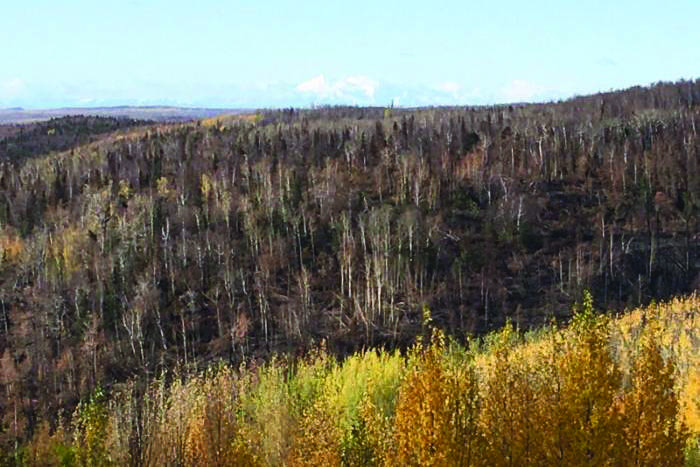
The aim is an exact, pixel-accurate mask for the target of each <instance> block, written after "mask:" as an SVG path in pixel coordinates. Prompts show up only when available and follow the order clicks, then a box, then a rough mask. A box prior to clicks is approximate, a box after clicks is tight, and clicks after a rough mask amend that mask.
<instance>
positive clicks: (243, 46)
mask: <svg viewBox="0 0 700 467" xmlns="http://www.w3.org/2000/svg"><path fill="white" fill-rule="evenodd" d="M0 1H1V2H2V4H1V6H0V44H1V45H0V107H14V106H22V107H27V108H32V107H33V108H37V107H57V106H96V105H122V104H129V105H133V104H149V105H151V104H177V105H187V106H209V107H261V106H290V105H294V106H308V105H310V104H323V103H348V104H360V105H365V104H374V105H387V104H389V103H390V102H392V100H396V101H397V102H398V104H400V105H427V104H452V103H454V104H483V103H493V102H508V101H523V100H536V101H540V100H548V99H556V98H561V97H569V96H571V95H574V94H585V93H590V92H596V91H599V90H609V89H613V88H622V87H627V86H631V85H635V84H649V83H651V82H655V81H659V80H664V81H668V80H677V79H680V78H685V79H690V78H697V77H700V47H699V46H698V44H700V25H699V23H698V19H699V18H700V0H679V1H674V0H666V1H663V2H662V1H648V0H634V1H629V0H607V1H598V0H595V1H586V0H578V1H575V0H572V1H565V0H560V1H544V0H530V1H516V0H499V1H485V0H484V1H467V0H454V1H452V0H450V1H439V0H432V1H426V0H423V1H410V0H403V1H378V0H375V1H365V0H352V1H345V2H340V1H332V0H313V1H294V2H291V1H262V0H261V1H235V0H234V1H211V0H189V1H179V0H131V1H128V0H127V1H119V2H117V1H107V0H102V1H97V0H72V1H71V0H63V1H59V0H53V1H38V0H22V1H10V0H0Z"/></svg>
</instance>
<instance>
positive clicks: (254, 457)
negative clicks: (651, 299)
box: [9, 295, 700, 466]
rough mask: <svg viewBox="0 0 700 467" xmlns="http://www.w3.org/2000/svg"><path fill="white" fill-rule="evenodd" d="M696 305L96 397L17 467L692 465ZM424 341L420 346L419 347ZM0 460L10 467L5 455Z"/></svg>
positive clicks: (699, 410) (29, 447)
mask: <svg viewBox="0 0 700 467" xmlns="http://www.w3.org/2000/svg"><path fill="white" fill-rule="evenodd" d="M699 307H700V303H699V302H698V299H697V297H690V298H687V299H683V300H675V301H673V302H669V303H667V304H664V305H662V306H656V305H654V306H651V307H649V308H647V309H642V310H636V311H635V312H633V313H632V314H630V315H628V316H625V317H623V318H622V319H617V320H610V319H608V318H607V317H605V316H603V315H597V314H596V313H595V312H594V310H593V306H592V299H591V297H590V295H584V301H583V303H582V304H581V305H580V306H577V307H576V310H577V312H576V314H575V316H574V318H573V320H572V321H571V323H570V325H569V326H568V327H566V328H558V327H557V326H551V325H550V326H548V327H545V328H542V329H540V330H538V331H537V332H536V333H532V332H531V333H527V334H522V333H520V332H518V330H517V329H514V328H513V326H512V324H507V325H506V326H505V327H504V328H503V329H502V330H500V331H498V332H494V333H492V334H489V335H488V336H486V337H484V338H482V339H472V340H469V341H468V342H467V345H466V346H462V345H460V344H459V343H457V342H455V341H453V340H449V339H446V338H445V336H444V335H443V334H442V333H441V332H440V331H437V330H436V329H433V328H432V326H431V319H430V313H429V310H426V314H425V319H424V326H425V329H424V337H423V340H421V341H420V342H419V343H418V344H417V345H415V346H413V347H412V348H411V349H410V350H409V351H407V352H406V353H405V354H401V353H399V352H389V351H374V350H369V351H363V352H361V353H358V354H354V355H352V356H350V357H348V358H346V359H344V360H342V361H339V360H336V359H335V358H333V357H332V356H330V355H328V354H327V353H326V352H325V351H324V350H323V347H321V349H320V350H319V351H317V352H314V353H311V354H310V355H308V356H306V357H304V358H302V359H289V358H282V359H273V360H271V361H269V362H267V363H263V364H260V365H258V364H255V363H253V364H252V365H248V366H246V365H243V366H241V367H240V368H238V369H233V368H232V367H230V366H228V365H218V366H217V365H214V366H213V367H212V368H210V369H209V370H207V371H204V372H202V373H200V374H197V375H191V376H189V377H188V376H184V375H181V374H177V373H167V374H163V375H162V376H161V377H160V378H158V379H157V380H156V381H154V382H153V383H152V384H151V385H149V386H148V387H147V388H146V389H145V392H144V391H143V390H140V389H139V388H138V386H137V385H135V384H134V383H133V382H131V383H129V384H126V385H121V386H120V387H119V388H118V389H117V388H116V387H115V388H114V389H113V391H112V393H111V394H106V393H105V391H104V390H103V389H98V390H97V391H96V392H95V393H94V394H93V395H92V396H91V397H89V398H86V399H85V400H83V401H82V402H81V404H80V405H79V406H78V408H77V409H76V411H75V413H74V414H73V417H72V422H71V423H70V424H67V423H64V424H59V425H58V426H57V427H55V428H54V429H50V427H49V425H48V424H44V425H42V426H41V427H40V428H39V430H38V431H37V433H36V435H35V436H34V438H33V439H32V440H31V442H29V443H27V444H26V445H25V446H23V447H22V448H21V449H19V450H18V452H17V453H16V460H18V461H19V463H27V464H30V465H138V466H150V465H158V466H161V465H246V466H254V465H313V466H316V465H329V466H335V465H357V466H371V465H391V466H393V465H397V466H398V465H401V466H404V465H438V466H511V465H517V466H548V465H552V466H559V465H567V466H579V465H581V466H584V465H585V466H589V465H611V466H613V465H614V466H628V465H629V466H638V465H654V466H680V465H683V464H684V463H685V464H686V465H689V466H691V465H696V463H697V461H698V460H700V445H698V442H700V438H698V436H699V435H700V418H699V416H700V405H699V404H698V403H699V402H700V400H699V398H700V379H698V372H697V368H698V366H697V364H698V363H699V358H700V353H699V350H700V346H699V345H698V344H699V343H698V342H697V337H698V335H700V308H699ZM431 333H432V339H431V338H430V337H429V336H430V334H431ZM9 454H11V453H9Z"/></svg>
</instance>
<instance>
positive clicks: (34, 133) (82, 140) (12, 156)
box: [0, 115, 149, 161]
mask: <svg viewBox="0 0 700 467" xmlns="http://www.w3.org/2000/svg"><path fill="white" fill-rule="evenodd" d="M147 123H149V122H146V121H143V120H134V119H131V118H115V117H94V116H84V115H76V116H72V117H61V118H52V119H51V120H48V121H46V122H39V123H30V124H18V125H5V127H4V128H0V160H5V161H13V160H20V159H23V158H26V157H31V156H35V155H39V154H47V153H49V152H51V151H65V150H67V149H70V148H72V147H76V146H79V145H82V144H87V143H90V142H92V141H95V140H96V138H97V136H99V135H103V134H106V133H112V132H114V131H116V130H121V129H125V128H131V127H135V126H142V125H145V124H147ZM3 130H4V131H3Z"/></svg>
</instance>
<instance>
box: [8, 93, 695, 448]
mask: <svg viewBox="0 0 700 467" xmlns="http://www.w3.org/2000/svg"><path fill="white" fill-rule="evenodd" d="M137 123H138V122H135V121H121V120H114V119H109V120H104V119H100V118H96V117H90V118H69V119H65V120H54V121H51V122H48V123H46V124H42V125H40V126H39V127H37V128H38V130H36V132H32V133H24V134H21V135H18V134H15V135H14V136H9V137H7V138H5V139H2V140H0V353H1V355H2V358H1V360H0V384H2V387H3V391H2V393H1V396H0V413H1V416H2V430H1V431H2V434H1V435H0V437H1V438H2V444H3V446H4V448H5V449H7V450H11V449H14V448H15V447H16V446H17V443H19V442H22V441H24V440H27V439H28V438H29V437H30V436H31V435H32V434H33V433H34V432H35V431H36V430H37V428H38V427H39V425H40V423H41V422H42V421H48V422H49V423H50V424H51V426H53V427H55V426H57V424H58V423H59V421H60V420H61V415H60V414H61V413H63V414H64V415H65V414H69V413H71V412H72V411H73V409H74V408H75V407H76V406H77V404H78V403H79V401H80V400H83V399H84V398H85V397H87V396H88V395H89V394H94V391H95V390H96V388H98V387H101V388H106V390H107V391H109V390H110V388H112V387H114V386H116V385H118V384H119V383H123V382H125V381H136V382H140V384H141V386H140V388H141V390H143V384H146V383H148V382H150V381H152V380H153V379H154V378H157V377H160V375H162V374H163V373H164V372H166V371H172V370H173V369H177V371H180V372H181V373H182V374H186V373H188V372H196V371H197V370H198V369H203V368H205V367H206V366H207V365H209V364H210V363H211V362H213V361H215V360H218V359H224V360H226V361H228V362H230V363H231V364H233V365H237V364H239V363H241V362H244V361H246V362H250V361H253V360H255V359H258V358H264V357H267V356H269V355H271V354H272V353H281V352H290V353H291V354H293V355H298V356H302V355H305V354H306V353H307V352H308V351H310V350H312V349H315V348H316V347H317V346H318V345H319V344H320V343H321V342H323V343H324V345H325V347H326V348H327V350H328V352H330V353H331V354H334V355H338V356H342V355H349V354H351V353H352V352H355V351H358V350H360V349H363V348H375V347H383V348H386V349H390V348H391V349H393V348H396V349H406V348H408V347H409V346H410V345H412V344H413V343H414V342H415V338H416V336H418V335H420V334H421V333H423V332H424V327H425V319H424V315H425V313H426V310H429V312H430V320H431V323H432V325H433V326H435V327H437V328H439V329H442V330H443V331H444V332H445V333H446V334H447V335H448V336H451V337H453V338H455V339H456V340H457V341H458V342H464V341H465V339H466V338H467V336H468V335H475V334H476V335H481V334H483V333H486V332H488V331H491V330H495V329H500V328H502V327H503V326H504V325H505V324H506V321H507V320H510V321H511V322H512V323H514V326H516V327H517V328H518V329H530V328H536V327H539V326H542V325H543V324H546V323H548V322H551V320H559V321H562V320H567V319H569V318H570V317H571V315H572V304H573V303H574V302H576V301H581V300H582V297H583V294H584V291H585V290H590V291H591V293H592V296H593V301H594V303H595V305H596V306H597V307H600V308H602V309H610V310H620V311H621V310H623V309H625V308H628V307H634V306H637V305H640V304H646V303H648V302H650V301H651V300H653V299H666V298H669V297H672V296H675V295H679V294H685V293H690V292H692V291H693V290H695V289H696V288H697V287H698V286H699V285H700V275H699V273H700V236H699V235H700V234H699V232H700V217H699V215H700V170H699V164H700V138H699V137H698V135H697V129H698V127H700V80H699V81H694V82H693V81H683V82H678V83H659V84H657V85H654V86H650V87H637V88H631V89H628V90H624V91H617V92H610V93H603V94H597V95H592V96H585V97H577V98H573V99H570V100H567V101H562V102H556V103H548V104H527V105H526V104H522V105H504V106H492V107H449V108H447V107H445V108H443V107H440V108H420V109H403V108H358V107H322V108H315V109H307V110H297V109H286V110H269V111H260V112H258V113H256V114H251V115H243V116H230V117H220V118H213V119H208V120H204V121H201V122H198V123H192V124H169V125H164V124H161V125H152V124H148V125H146V124H144V126H134V125H136V124H137ZM117 129H121V130H120V131H118V132H116V133H115V132H114V130H117ZM98 134H101V135H102V136H100V137H99V138H98V137H97V136H96V135H98ZM31 135H34V136H31ZM81 135H88V136H85V137H83V136H81ZM695 311H697V309H696V310H695Z"/></svg>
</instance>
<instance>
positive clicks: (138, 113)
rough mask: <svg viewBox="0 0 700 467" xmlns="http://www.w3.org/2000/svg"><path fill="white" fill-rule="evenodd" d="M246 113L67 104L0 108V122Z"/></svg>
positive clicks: (174, 118) (179, 118) (180, 117)
mask: <svg viewBox="0 0 700 467" xmlns="http://www.w3.org/2000/svg"><path fill="white" fill-rule="evenodd" d="M243 112H247V110H245V109H200V108H186V107H131V106H120V107H92V108H90V107H71V108H62V109H22V108H19V107H15V108H10V109H0V124H11V123H31V122H37V121H42V120H49V119H51V118H56V117H65V116H74V115H98V116H101V117H125V118H134V119H139V120H155V121H160V122H168V121H187V120H197V119H200V118H207V117H214V116H217V115H222V114H232V113H233V114H237V113H243Z"/></svg>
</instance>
